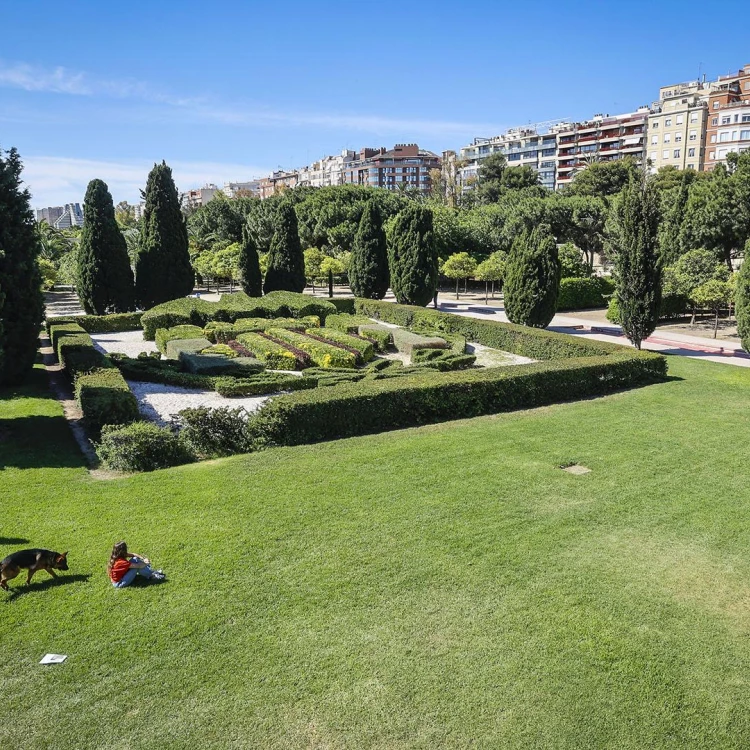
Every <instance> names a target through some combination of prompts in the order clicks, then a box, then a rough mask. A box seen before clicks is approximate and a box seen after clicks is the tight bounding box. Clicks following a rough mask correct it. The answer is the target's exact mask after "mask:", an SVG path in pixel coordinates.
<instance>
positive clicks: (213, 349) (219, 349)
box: [200, 344, 239, 359]
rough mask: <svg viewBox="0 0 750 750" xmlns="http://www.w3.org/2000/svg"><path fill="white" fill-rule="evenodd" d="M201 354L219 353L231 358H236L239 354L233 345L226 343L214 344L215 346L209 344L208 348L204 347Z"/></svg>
mask: <svg viewBox="0 0 750 750" xmlns="http://www.w3.org/2000/svg"><path fill="white" fill-rule="evenodd" d="M200 354H201V355H209V354H219V355H221V356H223V357H229V359H234V358H235V357H238V356H239V355H238V354H237V352H236V351H235V350H234V349H232V347H231V346H227V345H226V344H214V345H213V346H209V347H208V349H202V350H201V351H200Z"/></svg>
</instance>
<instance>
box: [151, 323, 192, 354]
mask: <svg viewBox="0 0 750 750" xmlns="http://www.w3.org/2000/svg"><path fill="white" fill-rule="evenodd" d="M199 338H203V329H202V328H199V327H198V326H189V325H186V326H175V327H174V328H159V329H158V330H157V331H156V336H155V341H156V348H157V349H158V350H159V351H160V352H161V353H162V354H166V353H167V344H168V343H169V342H170V341H177V340H179V339H199Z"/></svg>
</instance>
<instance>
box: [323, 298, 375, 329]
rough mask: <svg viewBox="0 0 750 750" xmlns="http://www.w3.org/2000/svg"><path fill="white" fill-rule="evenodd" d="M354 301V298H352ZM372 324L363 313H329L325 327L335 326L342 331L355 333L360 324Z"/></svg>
mask: <svg viewBox="0 0 750 750" xmlns="http://www.w3.org/2000/svg"><path fill="white" fill-rule="evenodd" d="M352 302H354V300H352ZM366 325H374V323H373V321H371V320H370V319H369V318H368V317H366V316H364V315H348V314H339V315H329V316H328V317H327V318H326V325H325V327H326V328H335V329H336V330H337V331H341V332H343V333H357V332H358V330H359V327H360V326H366Z"/></svg>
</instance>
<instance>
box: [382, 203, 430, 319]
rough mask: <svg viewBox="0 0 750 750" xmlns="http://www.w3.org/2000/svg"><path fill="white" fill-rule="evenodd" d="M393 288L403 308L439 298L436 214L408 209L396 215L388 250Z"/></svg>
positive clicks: (424, 209)
mask: <svg viewBox="0 0 750 750" xmlns="http://www.w3.org/2000/svg"><path fill="white" fill-rule="evenodd" d="M388 265H389V267H390V273H391V289H393V293H394V294H395V295H396V301H397V302H399V303H400V304H402V305H419V306H420V307H423V306H424V305H426V304H427V303H428V302H429V301H430V300H431V299H432V298H433V297H434V295H435V292H436V290H437V281H438V257H437V250H436V248H435V235H434V232H433V229H432V211H430V210H429V209H428V208H424V207H423V206H417V205H412V206H407V207H406V208H405V209H404V210H403V211H401V212H400V213H399V214H398V215H397V216H396V221H395V222H394V225H393V236H392V238H391V242H390V247H389V248H388Z"/></svg>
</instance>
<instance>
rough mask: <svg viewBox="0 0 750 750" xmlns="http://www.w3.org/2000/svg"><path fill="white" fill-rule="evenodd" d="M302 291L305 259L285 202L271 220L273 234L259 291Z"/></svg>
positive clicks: (293, 213) (290, 209)
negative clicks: (266, 267)
mask: <svg viewBox="0 0 750 750" xmlns="http://www.w3.org/2000/svg"><path fill="white" fill-rule="evenodd" d="M304 288H305V256H304V255H303V253H302V245H301V243H300V240H299V229H298V225H297V213H296V211H295V210H294V206H293V205H292V204H291V203H290V202H289V201H287V200H285V201H282V202H281V203H280V204H279V207H278V209H277V211H276V216H275V217H274V232H273V237H272V239H271V246H270V248H269V250H268V270H267V271H266V278H265V281H264V283H263V291H264V292H265V293H266V294H268V292H275V291H277V290H285V291H288V292H301V291H302V290H303V289H304Z"/></svg>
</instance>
